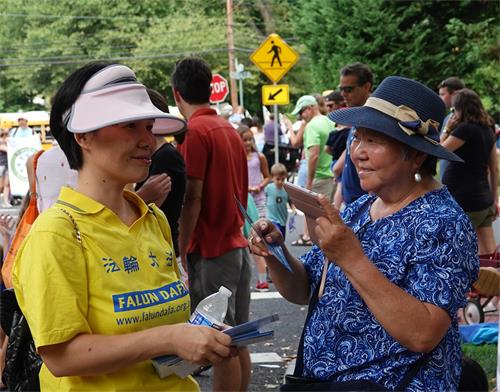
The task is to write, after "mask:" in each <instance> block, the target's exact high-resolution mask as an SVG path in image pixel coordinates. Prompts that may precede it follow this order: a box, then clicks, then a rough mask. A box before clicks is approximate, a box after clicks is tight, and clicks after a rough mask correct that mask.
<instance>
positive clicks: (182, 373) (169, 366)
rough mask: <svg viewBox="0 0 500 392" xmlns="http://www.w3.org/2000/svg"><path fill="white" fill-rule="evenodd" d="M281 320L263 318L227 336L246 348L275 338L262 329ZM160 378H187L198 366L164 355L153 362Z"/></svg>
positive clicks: (272, 332)
mask: <svg viewBox="0 0 500 392" xmlns="http://www.w3.org/2000/svg"><path fill="white" fill-rule="evenodd" d="M277 320H279V315H278V314H277V313H275V314H272V315H271V316H267V317H263V318H261V319H258V320H254V321H249V322H247V323H244V324H240V325H237V326H236V327H232V328H228V329H225V330H224V331H222V332H224V333H225V334H228V335H229V336H231V344H232V345H234V346H237V347H245V346H248V345H250V344H253V343H257V342H261V341H263V340H269V339H273V338H274V331H261V330H260V329H261V328H262V327H263V326H265V325H267V324H269V323H272V322H273V321H277ZM151 361H152V362H153V366H154V368H155V370H156V373H158V376H160V378H165V377H168V376H170V375H171V374H174V373H175V374H176V375H177V376H179V377H181V378H185V377H187V376H189V375H190V374H192V373H193V372H194V371H195V370H196V369H198V367H199V366H198V365H196V364H193V363H190V362H188V361H185V360H184V359H182V358H179V357H178V356H177V355H162V356H160V357H156V358H153V359H152V360H151Z"/></svg>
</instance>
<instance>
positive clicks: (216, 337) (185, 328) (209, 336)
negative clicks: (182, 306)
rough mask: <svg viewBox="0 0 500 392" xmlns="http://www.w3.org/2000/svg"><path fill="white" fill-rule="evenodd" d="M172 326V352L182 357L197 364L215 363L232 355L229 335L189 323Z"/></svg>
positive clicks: (232, 350) (232, 349)
mask: <svg viewBox="0 0 500 392" xmlns="http://www.w3.org/2000/svg"><path fill="white" fill-rule="evenodd" d="M172 327H173V330H174V333H173V334H172V345H173V351H174V353H175V354H176V355H177V356H179V357H180V358H182V359H185V360H187V361H189V362H192V363H196V364H199V365H206V364H207V362H210V363H213V364H217V363H219V362H222V361H223V360H224V359H226V358H228V357H230V356H233V355H234V351H235V350H234V348H232V347H231V337H230V336H229V335H227V334H225V333H223V332H220V331H217V330H216V329H213V328H209V327H203V326H199V325H191V324H184V323H182V324H176V325H174V326H172Z"/></svg>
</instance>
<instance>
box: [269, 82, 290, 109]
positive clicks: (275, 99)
mask: <svg viewBox="0 0 500 392" xmlns="http://www.w3.org/2000/svg"><path fill="white" fill-rule="evenodd" d="M289 103H290V90H289V88H288V84H266V85H264V86H262V104H263V105H288V104H289Z"/></svg>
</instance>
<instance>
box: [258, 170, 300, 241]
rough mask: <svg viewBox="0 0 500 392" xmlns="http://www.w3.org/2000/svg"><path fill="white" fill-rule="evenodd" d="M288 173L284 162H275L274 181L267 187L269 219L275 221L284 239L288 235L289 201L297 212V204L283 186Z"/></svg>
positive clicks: (272, 172) (294, 211)
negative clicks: (294, 203) (295, 204)
mask: <svg viewBox="0 0 500 392" xmlns="http://www.w3.org/2000/svg"><path fill="white" fill-rule="evenodd" d="M287 175H288V171H287V170H286V167H285V165H283V164H282V163H275V164H274V165H273V166H272V167H271V178H272V181H273V182H272V183H270V184H269V185H268V186H267V187H266V189H265V193H266V207H267V219H269V220H270V221H271V222H273V223H274V225H275V226H276V227H277V228H278V229H279V230H280V231H281V234H283V239H284V238H285V236H286V221H287V219H288V209H287V203H288V204H289V205H290V207H291V208H292V211H293V213H294V214H295V213H296V212H297V211H296V210H295V206H294V205H293V203H292V202H291V200H290V198H289V197H288V193H286V191H285V189H284V188H283V184H284V183H285V180H286V177H287Z"/></svg>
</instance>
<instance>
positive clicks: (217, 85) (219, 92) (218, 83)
mask: <svg viewBox="0 0 500 392" xmlns="http://www.w3.org/2000/svg"><path fill="white" fill-rule="evenodd" d="M210 88H211V89H212V93H211V94H210V102H213V103H217V102H223V101H224V100H225V99H226V97H227V94H229V86H228V85H227V80H226V79H224V78H223V77H222V75H219V74H214V75H212V82H211V83H210Z"/></svg>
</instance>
